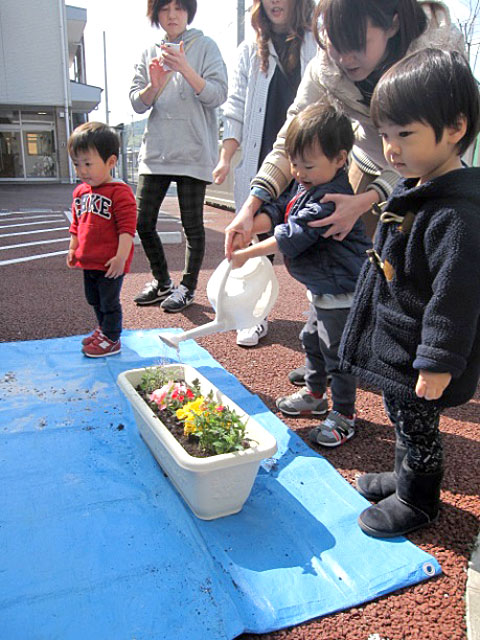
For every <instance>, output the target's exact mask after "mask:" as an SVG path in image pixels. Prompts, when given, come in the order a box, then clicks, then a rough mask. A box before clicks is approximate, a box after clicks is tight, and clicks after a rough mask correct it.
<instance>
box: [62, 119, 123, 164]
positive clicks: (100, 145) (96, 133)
mask: <svg viewBox="0 0 480 640" xmlns="http://www.w3.org/2000/svg"><path fill="white" fill-rule="evenodd" d="M67 149H68V153H69V154H70V156H71V157H74V156H76V155H77V152H78V151H88V149H96V150H97V151H98V155H99V156H100V157H101V158H102V160H103V161H104V162H106V161H107V160H108V158H110V156H116V157H117V158H118V155H119V152H120V140H119V138H118V135H117V134H116V133H115V131H114V130H113V129H112V128H111V127H109V126H108V125H107V124H104V123H103V122H84V123H83V124H81V125H80V126H78V127H77V128H76V129H75V130H74V131H73V133H72V135H71V136H70V138H69V139H68V143H67Z"/></svg>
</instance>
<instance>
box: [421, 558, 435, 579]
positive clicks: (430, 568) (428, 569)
mask: <svg viewBox="0 0 480 640" xmlns="http://www.w3.org/2000/svg"><path fill="white" fill-rule="evenodd" d="M422 569H423V571H424V573H425V575H426V576H428V577H429V578H431V577H432V576H434V575H435V574H436V569H435V566H434V565H433V564H432V563H431V562H425V563H424V564H423V567H422Z"/></svg>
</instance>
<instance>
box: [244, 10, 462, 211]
mask: <svg viewBox="0 0 480 640" xmlns="http://www.w3.org/2000/svg"><path fill="white" fill-rule="evenodd" d="M420 4H421V6H422V9H423V10H424V12H425V14H426V16H427V20H428V24H427V28H426V30H425V32H424V33H423V34H422V35H421V36H420V37H419V38H417V39H416V40H414V41H413V42H412V44H411V45H410V48H409V49H408V52H407V53H412V52H413V51H417V50H418V49H423V48H425V47H438V48H440V49H448V50H458V51H462V52H463V51H464V41H463V37H462V35H461V33H460V31H459V30H458V29H457V28H456V27H455V26H454V25H453V24H452V22H451V19H450V14H449V10H448V8H447V6H446V5H445V4H444V3H443V2H420ZM324 96H328V97H329V98H330V99H331V100H333V101H335V100H336V101H338V103H339V104H340V106H341V107H343V109H344V110H345V112H346V113H347V114H348V115H349V116H350V117H351V118H352V120H354V121H355V122H356V123H358V125H359V127H358V129H357V131H358V133H357V143H356V146H357V147H358V148H359V149H360V150H361V151H363V152H364V153H365V154H366V155H367V156H368V157H369V158H370V159H371V160H373V162H374V163H375V164H376V165H377V167H378V168H379V170H380V172H381V173H380V176H379V177H378V178H376V179H375V180H374V182H372V183H371V184H370V186H369V188H372V187H373V188H375V186H377V187H378V191H379V193H380V194H381V195H382V196H384V195H385V193H389V192H390V191H391V188H392V187H393V185H394V184H395V182H396V181H397V180H398V175H397V174H396V173H395V172H394V171H392V170H391V169H388V168H387V163H386V161H385V158H384V156H383V150H382V142H381V140H380V137H379V135H378V132H377V130H376V128H375V126H374V125H373V122H372V120H371V118H370V113H369V108H368V107H367V106H366V105H365V104H363V103H362V102H361V100H362V95H361V93H360V91H359V90H358V88H357V87H356V86H355V84H354V83H353V82H352V81H351V80H349V79H348V78H347V76H346V75H345V74H344V73H343V71H342V70H341V69H340V68H339V67H338V66H337V65H336V64H335V62H333V60H332V59H331V58H330V57H329V56H328V55H327V54H326V52H325V51H324V50H322V49H319V51H318V54H317V56H316V57H315V58H313V60H311V61H310V63H309V65H308V66H307V69H306V71H305V74H304V76H303V78H302V81H301V83H300V86H299V88H298V92H297V96H296V98H295V102H294V103H293V104H292V106H291V107H290V109H289V110H288V114H287V120H286V122H285V124H284V126H283V127H282V129H281V130H280V132H279V134H278V138H277V141H276V142H275V145H274V147H273V150H272V152H271V153H270V154H269V155H268V156H267V157H266V158H265V161H264V163H263V165H262V166H261V168H260V170H259V172H258V173H257V176H256V177H255V178H254V180H253V181H252V186H253V187H261V188H262V189H265V190H266V191H268V192H269V194H270V195H271V196H272V197H273V198H275V199H276V198H278V196H279V195H280V193H282V191H283V190H284V189H285V187H286V186H287V184H288V183H289V182H290V180H291V176H290V171H289V162H288V159H287V156H286V154H285V146H284V145H285V134H286V130H287V127H288V124H289V122H290V120H291V119H292V118H293V116H294V115H295V114H297V113H298V112H299V111H301V110H302V109H304V108H305V107H306V106H307V105H309V104H312V103H313V102H316V101H317V100H320V99H321V98H323V97H324ZM382 199H383V197H382Z"/></svg>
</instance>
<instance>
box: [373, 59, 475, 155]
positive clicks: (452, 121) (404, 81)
mask: <svg viewBox="0 0 480 640" xmlns="http://www.w3.org/2000/svg"><path fill="white" fill-rule="evenodd" d="M370 113H371V116H372V120H373V123H374V124H375V126H376V127H379V126H380V124H381V123H382V122H387V121H388V122H392V123H394V124H397V125H400V126H403V125H407V124H410V123H411V122H423V123H424V124H428V125H430V126H431V127H432V129H433V130H434V132H435V140H436V142H439V141H440V140H441V138H442V135H443V132H444V130H445V127H452V126H455V125H457V123H458V121H459V117H460V116H464V117H465V119H466V122H467V130H466V133H465V135H464V137H463V138H462V139H461V140H460V141H459V142H458V143H457V150H458V155H462V153H464V152H465V151H466V150H467V148H468V147H469V146H470V144H471V143H472V142H473V141H474V139H475V136H476V135H477V133H478V131H479V125H480V100H479V92H478V85H477V81H476V80H475V78H474V76H473V73H472V71H471V69H470V67H469V64H468V62H467V60H466V59H465V58H464V56H463V55H462V54H461V53H459V52H458V51H442V50H441V49H433V48H428V49H421V50H420V51H416V52H415V53H412V54H411V55H409V56H407V57H406V58H403V60H400V61H399V62H397V63H396V64H395V65H393V67H391V68H390V69H389V70H388V71H387V72H386V73H385V74H384V75H383V76H382V77H381V78H380V81H379V82H378V84H377V86H376V88H375V91H374V93H373V96H372V102H371V105H370Z"/></svg>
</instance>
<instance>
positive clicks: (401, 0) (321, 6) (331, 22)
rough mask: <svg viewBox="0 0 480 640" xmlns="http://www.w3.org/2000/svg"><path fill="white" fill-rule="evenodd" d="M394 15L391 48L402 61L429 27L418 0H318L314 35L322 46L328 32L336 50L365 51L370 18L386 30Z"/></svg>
mask: <svg viewBox="0 0 480 640" xmlns="http://www.w3.org/2000/svg"><path fill="white" fill-rule="evenodd" d="M395 16H397V20H398V33H397V34H396V35H395V36H394V38H391V39H390V41H389V43H388V48H389V49H390V48H391V47H392V46H393V47H395V54H396V55H397V56H398V57H397V58H396V59H397V60H399V59H400V58H402V57H403V56H404V55H405V53H406V51H407V49H408V47H409V46H410V44H411V42H412V41H413V40H415V39H416V38H418V36H420V35H421V34H422V33H423V32H424V31H425V29H426V26H427V17H426V15H425V12H424V11H423V9H422V6H421V4H420V2H418V1H417V0H319V3H318V4H317V8H316V10H315V15H314V18H313V28H314V34H315V37H316V40H317V42H318V44H319V46H320V47H321V48H322V49H325V47H326V43H325V39H324V36H323V34H322V32H323V31H325V32H326V34H327V36H328V38H329V40H330V42H331V43H332V45H333V46H334V47H335V49H336V50H337V51H339V52H341V53H347V52H350V51H364V50H365V47H366V33H367V23H368V21H370V23H371V24H372V25H373V26H374V27H379V28H380V29H383V30H384V31H387V30H388V29H390V27H391V26H392V25H393V20H394V17H395Z"/></svg>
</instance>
